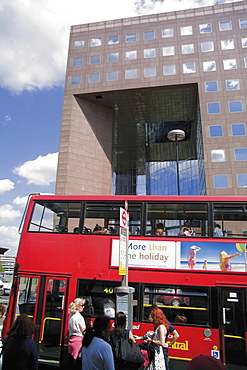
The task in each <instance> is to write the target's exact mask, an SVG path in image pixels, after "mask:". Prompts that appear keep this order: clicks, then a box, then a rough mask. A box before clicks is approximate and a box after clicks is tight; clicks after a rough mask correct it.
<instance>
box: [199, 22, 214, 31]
mask: <svg viewBox="0 0 247 370" xmlns="http://www.w3.org/2000/svg"><path fill="white" fill-rule="evenodd" d="M199 28H200V33H209V32H212V24H211V23H206V24H200V26H199Z"/></svg>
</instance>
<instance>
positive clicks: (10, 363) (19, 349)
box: [2, 313, 39, 370]
mask: <svg viewBox="0 0 247 370" xmlns="http://www.w3.org/2000/svg"><path fill="white" fill-rule="evenodd" d="M38 329H39V326H38V325H36V324H35V323H34V322H33V320H32V319H30V318H29V317H28V316H27V314H25V313H22V314H21V315H20V316H18V317H17V319H16V320H15V322H14V324H13V325H12V327H11V328H10V330H8V331H7V334H8V337H7V338H6V339H4V342H3V349H2V351H3V363H2V370H38V352H37V347H36V343H35V342H34V340H33V339H30V336H31V335H32V334H33V333H34V332H35V331H37V330H38Z"/></svg>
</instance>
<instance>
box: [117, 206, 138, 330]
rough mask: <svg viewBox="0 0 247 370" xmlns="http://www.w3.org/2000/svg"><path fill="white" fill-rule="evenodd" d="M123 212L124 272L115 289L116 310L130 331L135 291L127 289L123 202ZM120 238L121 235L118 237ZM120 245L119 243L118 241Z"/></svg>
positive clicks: (127, 256)
mask: <svg viewBox="0 0 247 370" xmlns="http://www.w3.org/2000/svg"><path fill="white" fill-rule="evenodd" d="M125 211H126V214H127V215H128V216H127V224H126V228H125V231H126V234H125V236H126V237H125V243H126V245H125V271H124V274H123V276H122V282H121V286H119V287H117V288H116V289H115V292H116V296H117V299H116V308H117V312H119V311H122V312H124V313H125V314H126V316H127V329H128V330H131V329H132V321H133V304H132V302H133V293H134V291H135V289H134V288H133V287H129V286H128V283H129V255H128V249H129V248H128V247H129V214H128V212H127V211H128V204H127V202H125ZM120 238H121V235H120ZM120 243H121V241H120Z"/></svg>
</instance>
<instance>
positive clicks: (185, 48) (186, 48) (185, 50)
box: [181, 44, 194, 54]
mask: <svg viewBox="0 0 247 370" xmlns="http://www.w3.org/2000/svg"><path fill="white" fill-rule="evenodd" d="M181 48H182V54H193V53H194V45H193V44H188V45H182V46H181Z"/></svg>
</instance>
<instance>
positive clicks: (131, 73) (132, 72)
mask: <svg viewBox="0 0 247 370" xmlns="http://www.w3.org/2000/svg"><path fill="white" fill-rule="evenodd" d="M131 78H137V69H127V70H126V71H125V79H126V80H129V79H131Z"/></svg>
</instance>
